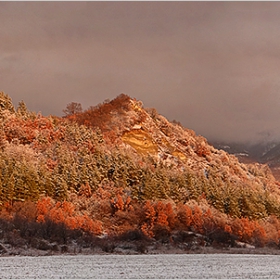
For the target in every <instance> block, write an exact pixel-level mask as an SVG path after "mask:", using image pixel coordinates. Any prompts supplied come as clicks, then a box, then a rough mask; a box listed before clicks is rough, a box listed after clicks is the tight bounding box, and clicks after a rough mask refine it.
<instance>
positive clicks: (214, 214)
mask: <svg viewBox="0 0 280 280" xmlns="http://www.w3.org/2000/svg"><path fill="white" fill-rule="evenodd" d="M63 112H64V116H63V117H57V116H42V115H41V114H40V113H35V112H31V111H29V110H28V108H27V107H26V105H25V103H24V102H23V101H22V102H20V103H19V104H18V106H17V107H14V105H13V103H12V100H11V98H10V97H9V96H8V95H7V94H5V93H3V92H1V93H0V119H1V130H0V193H1V195H0V229H1V231H0V245H1V246H0V251H1V250H2V251H3V252H7V251H8V248H11V247H24V248H35V249H41V250H54V251H59V250H60V251H61V252H63V251H67V250H68V249H67V248H69V247H70V243H71V244H73V242H75V244H77V248H79V250H80V251H81V250H82V248H92V250H93V249H94V248H95V247H99V248H101V249H102V250H103V251H105V252H114V250H115V248H116V246H117V244H119V243H120V242H123V243H124V242H125V243H126V245H125V246H126V248H131V246H132V245H127V244H133V246H135V248H136V251H138V252H141V253H144V252H146V249H147V247H148V246H151V245H152V244H168V245H169V246H173V247H180V248H183V249H184V250H190V249H191V248H194V246H195V245H197V246H224V247H236V246H240V244H250V245H253V246H255V247H274V248H278V245H279V237H280V211H279V210H280V208H279V207H280V190H279V186H280V183H279V182H278V181H276V180H275V178H274V177H273V175H272V173H271V171H270V169H269V167H268V166H267V165H261V164H243V163H240V162H239V161H238V159H237V158H236V157H235V156H233V155H230V154H228V153H226V152H225V151H222V150H218V149H215V148H214V147H213V146H211V145H209V144H208V142H207V140H206V139H205V138H204V137H202V136H199V135H196V134H195V132H194V131H193V130H190V129H187V128H184V127H183V126H182V125H181V124H180V123H179V122H177V121H168V120H167V119H166V118H165V117H163V116H162V115H160V114H159V113H158V112H157V111H156V109H155V108H144V107H143V104H142V102H141V101H138V100H136V99H133V98H130V97H129V96H127V95H125V94H121V95H119V96H117V97H116V98H115V99H113V100H106V101H104V103H102V104H99V105H97V106H90V107H89V108H88V109H86V110H83V109H82V107H81V105H80V104H78V103H73V102H72V103H69V104H68V105H67V106H66V109H65V110H63ZM9 246H10V247H9ZM125 246H124V247H125ZM129 246H130V247H129ZM244 246H245V245H244Z"/></svg>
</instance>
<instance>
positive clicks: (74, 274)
mask: <svg viewBox="0 0 280 280" xmlns="http://www.w3.org/2000/svg"><path fill="white" fill-rule="evenodd" d="M0 278H1V279H3V278H5V279H24V278H25V279H26V278H29V279H30V278H31V279H38V278H44V279H51V278H52V279H54V278H57V279H58V278H60V279H62V278H64V279H74V278H76V279H77V278H79V279H101V278H103V279H123V278H127V279H141V278H144V279H148V278H154V279H160V278H165V279H168V278H169V279H170V278H181V279H182V278H185V279H186V278H192V279H194V278H198V279H206V278H212V279H213V278H226V279H233V278H235V279H236V278H243V279H244V278H246V279H248V278H253V279H260V278H269V279H272V278H280V255H251V254H248V255H246V254H240V255H237V254H166V255H165V254H159V255H75V256H74V255H73V256H69V255H61V256H44V257H26V256H15V257H0Z"/></svg>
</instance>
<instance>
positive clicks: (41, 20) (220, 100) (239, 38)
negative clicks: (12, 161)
mask: <svg viewBox="0 0 280 280" xmlns="http://www.w3.org/2000/svg"><path fill="white" fill-rule="evenodd" d="M0 16H1V26H0V40H1V44H0V90H1V91H4V92H5V93H7V94H8V95H9V96H11V97H12V99H13V103H14V105H15V106H17V104H18V102H19V101H21V100H23V101H24V102H25V103H26V105H27V107H28V108H29V109H30V110H32V111H36V112H39V111H40V112H41V113H42V114H43V115H50V114H52V115H58V116H62V115H63V112H62V110H63V109H65V107H66V105H67V104H68V103H70V102H79V103H81V104H82V106H83V109H87V108H88V107H89V106H91V105H97V104H98V103H101V102H103V101H104V100H105V99H113V98H115V97H116V96H117V95H119V94H120V93H125V94H127V95H129V96H131V97H133V98H136V99H139V100H141V101H143V103H144V107H154V108H156V109H157V111H158V112H159V113H160V114H162V115H164V116H165V117H167V118H168V119H169V120H174V119H175V120H177V121H180V122H181V123H182V125H184V126H185V127H187V128H190V129H193V130H194V131H195V132H196V133H197V134H200V135H203V136H204V137H206V138H207V139H209V140H211V141H214V140H221V141H222V140H223V141H237V142H245V141H250V142H257V141H269V140H279V141H280V122H279V119H280V110H279V104H280V47H279V46H280V29H279V27H280V3H279V2H273V1H272V2H239V1H237V2H226V1H225V2H184V1H182V2H181V1H180V2H172V1H170V2H146V1H144V2H137V1H136V2H125V1H124V2H106V1H105V2H94V1H92V2H71V1H70V2H40V1H38V2H0Z"/></svg>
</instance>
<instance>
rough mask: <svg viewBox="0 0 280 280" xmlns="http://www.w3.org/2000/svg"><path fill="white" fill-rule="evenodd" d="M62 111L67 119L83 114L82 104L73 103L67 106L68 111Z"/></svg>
mask: <svg viewBox="0 0 280 280" xmlns="http://www.w3.org/2000/svg"><path fill="white" fill-rule="evenodd" d="M62 111H63V113H64V114H65V116H66V117H67V116H72V115H76V114H79V113H82V111H83V109H82V105H81V103H77V102H71V103H69V104H67V106H66V109H64V110H62Z"/></svg>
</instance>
